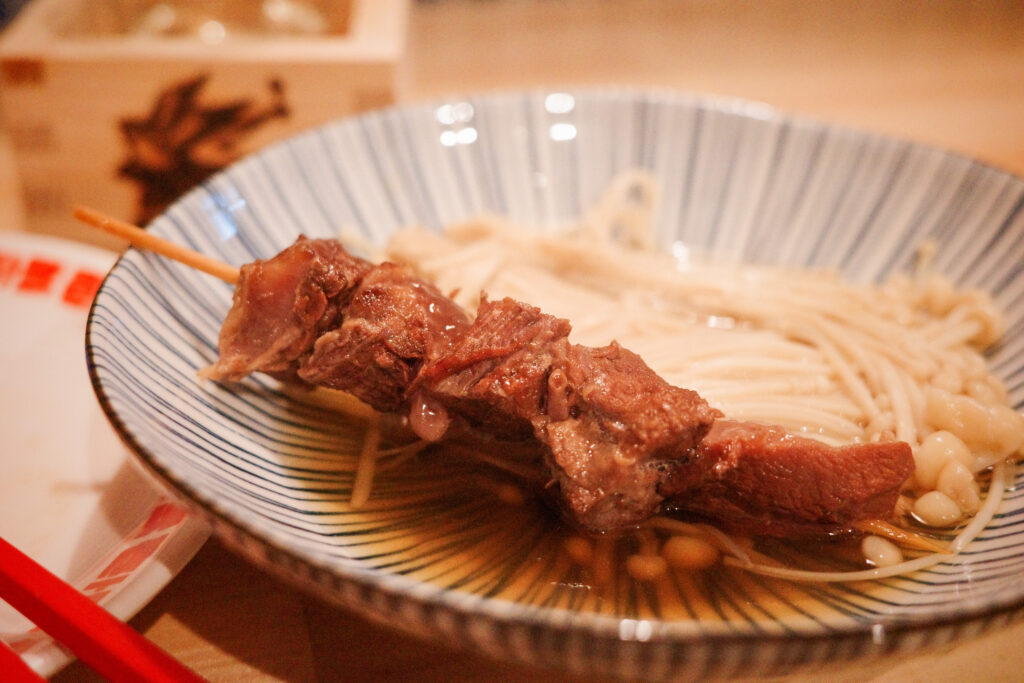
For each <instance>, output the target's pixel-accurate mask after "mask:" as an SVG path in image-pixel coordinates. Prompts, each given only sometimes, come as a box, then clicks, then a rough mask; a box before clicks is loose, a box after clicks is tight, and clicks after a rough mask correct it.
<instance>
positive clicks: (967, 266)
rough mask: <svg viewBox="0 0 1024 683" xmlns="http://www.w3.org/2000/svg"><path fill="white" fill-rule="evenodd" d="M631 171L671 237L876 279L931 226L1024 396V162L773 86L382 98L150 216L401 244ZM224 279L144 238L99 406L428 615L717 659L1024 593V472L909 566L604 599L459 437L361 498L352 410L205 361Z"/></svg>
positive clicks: (403, 605)
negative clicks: (798, 105) (872, 131)
mask: <svg viewBox="0 0 1024 683" xmlns="http://www.w3.org/2000/svg"><path fill="white" fill-rule="evenodd" d="M635 167H643V168H647V169H650V170H652V171H653V172H654V173H655V174H656V175H657V176H658V178H659V180H660V181H661V183H662V190H663V200H664V204H663V206H662V207H661V208H660V210H659V214H658V224H657V232H656V234H657V235H658V239H659V241H660V243H661V244H662V245H663V246H664V247H666V248H668V247H670V246H671V245H672V244H674V243H676V242H682V243H684V244H686V245H687V246H688V247H689V248H691V249H692V250H694V251H695V252H698V253H706V254H710V255H714V256H721V257H729V258H737V257H739V258H742V259H744V260H747V261H751V262H758V263H771V264H781V265H791V266H823V267H831V268H837V269H839V270H840V271H842V272H843V273H844V274H845V275H846V276H847V277H848V278H850V279H851V280H854V281H861V282H873V281H878V280H880V279H884V278H885V277H886V276H887V275H889V274H891V273H893V272H897V271H901V270H905V269H907V268H908V267H910V266H911V265H912V264H913V262H914V259H915V255H916V250H917V247H918V246H919V245H920V244H921V243H922V242H923V241H925V240H935V241H936V243H937V245H938V251H937V253H936V255H935V264H936V266H937V268H938V270H940V271H941V272H943V273H944V274H946V275H947V276H949V277H950V278H952V279H953V280H954V281H955V282H956V283H958V284H961V285H965V286H972V287H982V288H985V289H988V290H989V291H991V292H992V293H993V295H994V296H995V298H996V301H997V303H998V304H999V306H1001V307H1002V309H1003V310H1004V311H1006V313H1007V319H1008V326H1009V334H1008V336H1007V338H1006V340H1005V341H1004V342H1003V343H1002V344H1001V345H1000V346H998V347H997V348H996V349H995V350H993V351H992V353H991V357H990V360H991V363H992V367H993V368H994V369H995V371H996V372H997V373H998V374H999V375H1000V376H1001V377H1002V378H1003V379H1004V380H1005V382H1006V383H1007V386H1008V389H1009V392H1010V396H1011V400H1012V402H1013V404H1014V405H1015V406H1016V407H1017V409H1020V408H1021V407H1022V406H1024V278H1022V277H1021V275H1022V270H1024V215H1022V214H1024V211H1022V208H1024V181H1022V180H1021V179H1020V178H1017V177H1014V176H1012V175H1009V174H1007V173H1003V172H1001V171H999V170H997V169H994V168H991V167H988V166H986V165H983V164H980V163H977V162H974V161H971V160H969V159H965V158H963V157H959V156H956V155H953V154H949V153H947V152H944V151H941V150H937V149H932V148H928V147H924V146H919V145H915V144H911V143H908V142H903V141H898V140H892V139H888V138H884V137H880V136H874V135H868V134H863V133H860V132H856V131H852V130H847V129H842V128H835V127H830V126H826V125H822V124H819V123H816V122H812V121H806V120H802V119H797V118H792V117H788V116H784V115H780V114H779V113H777V112H775V111H773V110H771V109H770V108H768V107H765V106H763V105H759V104H755V103H748V102H736V101H730V100H719V99H711V98H703V97H696V96H688V95H682V94H677V93H669V92H661V91H642V92H641V91H630V90H623V91H620V90H581V91H575V92H564V93H551V92H540V91H537V92H526V93H502V94H491V95H487V96H476V97H466V98H461V99H453V100H450V101H445V102H436V103H431V104H423V105H418V106H412V107H407V108H401V109H397V108H396V109H389V110H384V111H381V112H377V113H373V114H369V115H366V116H363V117H359V118H353V119H347V120H342V121H339V122H337V123H333V124H330V125H328V126H325V127H323V128H320V129H317V130H313V131H309V132H307V133H305V134H303V135H300V136H298V137H296V138H294V139H291V140H289V141H287V142H285V143H281V144H277V145H274V146H272V147H270V148H268V149H266V150H264V151H263V152H261V153H259V154H257V155H255V156H253V157H250V158H248V159H246V160H243V161H242V162H240V163H238V164H236V165H234V166H233V167H231V168H230V169H228V170H227V171H225V172H224V173H222V174H220V175H218V176H215V177H213V178H211V179H210V180H208V181H207V182H205V183H204V184H203V185H202V186H200V187H197V188H195V189H194V190H193V191H191V192H190V193H189V194H188V195H186V196H185V197H184V198H182V199H181V200H180V201H179V202H177V203H176V204H175V205H174V206H173V207H172V208H171V209H170V210H168V211H167V212H166V213H165V214H164V215H163V216H161V217H160V218H158V219H157V220H156V221H155V222H154V223H153V224H152V225H151V227H150V230H152V231H153V232H154V233H157V234H159V235H161V236H163V237H167V238H169V239H171V240H174V241H176V242H180V243H182V244H185V245H187V246H190V247H192V248H195V249H197V250H199V251H202V252H204V253H206V254H209V255H211V256H213V257H215V258H219V259H222V260H224V261H227V262H229V263H233V264H238V265H240V264H242V263H245V262H248V261H250V260H253V259H255V258H261V257H268V256H270V255H272V254H274V253H276V252H277V251H279V250H280V249H282V248H283V247H285V246H286V245H288V244H289V243H290V242H291V241H293V239H294V238H295V236H296V235H297V234H299V233H305V234H307V235H310V236H314V237H332V236H336V235H338V234H339V233H340V232H341V231H342V230H343V229H351V230H355V231H357V232H360V233H362V234H363V235H365V236H367V237H369V238H371V239H373V240H375V241H377V242H383V241H385V240H386V239H387V238H388V236H389V235H390V234H391V233H393V232H394V231H395V230H396V229H398V228H400V227H402V226H405V225H407V224H420V225H425V226H427V227H430V228H434V229H439V228H441V227H442V226H443V225H444V224H446V223H450V222H453V221H458V220H462V219H467V218H470V217H473V216H475V215H478V214H481V213H493V214H500V215H507V216H509V217H510V218H512V219H513V220H515V221H519V222H522V223H527V224H533V225H536V226H538V229H541V230H544V229H546V228H547V227H550V226H553V225H555V224H558V223H561V222H564V221H567V220H571V219H572V218H574V217H576V216H578V215H579V214H580V212H582V211H584V210H586V208H587V207H588V206H590V205H591V204H592V203H593V202H594V201H595V200H596V199H597V198H598V197H599V195H600V194H601V192H602V191H603V189H604V188H605V186H606V185H607V184H608V183H609V181H611V180H612V178H613V177H614V176H615V175H616V174H617V173H619V172H621V171H624V170H627V169H629V168H635ZM230 302H231V287H230V286H228V285H226V284H224V283H220V282H217V281H215V280H213V279H212V278H210V277H209V276H206V275H203V274H201V273H198V272H194V271H192V270H190V269H188V268H186V267H184V266H180V265H178V264H172V263H168V262H166V261H164V260H163V259H160V258H158V257H155V256H153V255H151V254H146V253H141V252H138V251H135V250H130V251H129V252H127V253H126V254H125V255H124V257H123V258H122V259H121V260H120V261H119V263H118V264H117V266H115V268H114V270H113V271H112V272H111V274H110V275H109V276H108V277H107V279H106V280H105V282H104V283H103V286H102V288H101V290H100V292H99V294H98V296H97V298H96V301H95V304H94V306H93V309H92V311H91V314H90V319H89V328H88V338H87V354H88V362H89V369H90V373H91V376H92V379H93V383H94V386H95V388H96V392H97V395H98V396H99V398H100V401H101V403H102V404H103V406H104V409H105V410H106V412H107V414H108V416H109V417H110V419H111V421H112V422H113V423H114V424H115V426H116V428H117V429H118V431H119V432H120V433H121V435H122V436H123V438H124V439H125V441H126V442H127V443H128V444H129V445H130V446H131V447H132V448H133V450H134V451H135V452H136V453H137V454H138V456H139V457H140V459H141V460H142V462H143V463H144V464H145V465H146V466H147V467H148V468H149V469H151V470H152V471H153V472H154V473H156V474H157V475H158V476H159V477H161V478H162V479H163V480H164V481H165V482H167V483H168V485H169V486H170V487H172V488H173V489H174V490H176V491H178V492H179V493H180V494H181V495H182V496H183V497H184V498H185V499H186V500H187V501H188V502H189V503H191V504H192V505H193V506H194V507H196V508H197V509H198V510H200V511H201V512H202V513H203V514H205V515H206V516H207V517H208V519H209V520H210V521H211V523H212V524H213V526H214V527H215V531H216V532H217V533H218V534H219V535H220V536H221V537H222V538H223V539H224V541H225V542H227V543H228V544H229V545H231V546H233V547H235V548H236V549H238V550H239V551H240V552H242V553H243V554H245V555H246V556H247V557H249V558H250V559H252V560H253V561H255V562H257V563H259V564H261V565H263V566H264V567H266V568H268V569H269V570H271V571H273V572H275V573H277V574H279V575H281V576H283V577H285V578H287V579H289V580H292V581H295V582H298V583H301V584H304V585H306V586H308V587H311V588H313V589H314V590H316V591H318V592H319V593H320V594H322V595H323V596H325V597H326V598H328V599H330V600H333V601H336V602H338V603H341V604H344V605H347V606H349V607H352V608H355V609H357V610H361V611H363V612H366V613H368V614H372V615H374V616H376V617H380V618H384V619H387V620H388V621H390V622H392V623H396V624H397V625H399V626H400V627H403V628H405V629H408V630H410V631H412V632H415V633H419V634H423V635H427V636H432V637H442V638H446V639H455V640H457V641H459V642H463V643H466V644H470V645H473V646H475V647H477V648H479V649H481V650H483V651H485V652H488V653H490V654H493V655H497V656H502V657H513V658H517V659H520V660H524V661H530V662H535V663H541V664H548V665H551V664H555V665H559V666H563V667H566V668H568V669H571V670H574V671H577V672H580V673H600V674H603V675H607V674H612V675H627V676H629V677H640V678H662V677H668V676H672V677H676V676H679V677H687V678H699V677H704V676H709V675H716V676H722V675H730V674H732V673H743V674H746V675H749V674H752V673H755V672H758V671H760V672H762V673H781V672H785V671H786V670H788V669H789V668H790V667H792V666H794V665H797V664H806V663H811V662H819V661H825V660H831V661H835V660H836V659H844V658H854V657H864V656H870V655H875V654H883V653H889V652H906V651H910V650H913V649H915V648H918V647H921V646H926V645H936V644H941V643H945V642H948V641H950V640H951V639H953V638H959V637H964V636H966V635H971V634H973V633H977V632H980V631H982V630H984V629H986V628H992V627H998V626H999V625H1001V624H1003V623H1005V622H1006V620H1008V619H1010V618H1011V617H1013V616H1015V615H1016V614H1017V613H1018V612H1019V611H1020V607H1021V604H1022V602H1024V571H1022V570H1024V493H1022V492H1021V491H1020V490H1017V489H1019V486H1020V477H1021V474H1020V473H1019V472H1018V473H1017V475H1016V480H1015V488H1014V490H1013V491H1012V492H1011V493H1010V494H1008V496H1007V499H1006V501H1004V504H1003V505H1002V507H1001V508H1000V510H999V514H998V516H997V517H996V519H995V520H994V521H993V523H992V524H991V525H990V527H989V528H988V529H987V530H986V531H985V532H984V533H983V534H982V536H981V537H980V538H979V539H978V540H977V541H975V542H974V543H973V544H971V546H970V547H969V548H968V550H967V551H966V552H965V553H963V554H962V555H960V556H959V557H956V558H954V559H951V560H950V561H949V562H947V563H945V564H942V565H939V566H937V567H934V568H932V569H929V570H925V571H922V572H918V573H916V574H914V575H912V576H907V577H896V578H893V579H888V580H884V581H876V582H863V583H857V584H850V585H809V584H808V585H804V584H785V583H781V582H775V581H771V580H768V579H764V578H762V577H757V576H749V575H743V574H739V575H736V574H734V573H728V572H723V573H708V574H701V575H697V576H696V578H694V580H693V581H694V583H693V585H683V583H680V582H679V580H676V583H675V584H674V585H673V586H670V587H669V590H668V592H667V593H659V592H658V591H656V590H654V589H653V588H652V587H651V586H644V585H640V584H636V583H630V584H629V585H623V586H621V587H620V588H617V589H616V590H615V591H614V595H611V596H607V599H606V600H605V602H600V601H599V602H596V603H595V601H594V600H593V599H591V598H592V597H593V596H588V595H587V594H583V593H580V592H579V591H578V590H574V589H573V588H572V586H574V585H575V584H574V582H576V581H578V579H579V576H578V572H577V570H575V569H573V568H572V567H571V566H568V565H564V566H563V565H562V564H560V563H559V561H558V552H557V546H558V540H557V538H554V539H553V537H552V536H551V534H549V533H545V530H544V527H543V525H542V524H540V523H538V522H537V519H536V518H535V517H530V516H528V515H526V516H522V517H517V516H516V514H518V513H509V512H508V511H507V510H504V509H502V508H500V507H498V508H496V506H495V505H494V503H493V501H491V500H488V499H486V498H480V497H473V496H460V495H455V494H453V493H452V492H451V491H450V490H449V488H450V487H448V486H446V482H448V481H450V480H452V478H458V477H470V476H479V475H480V473H479V472H477V471H476V470H474V467H473V466H467V465H464V464H463V465H459V466H458V467H456V466H455V465H453V464H451V463H448V464H445V463H444V462H443V459H442V460H439V461H438V462H436V463H434V464H432V465H431V466H432V467H436V468H437V469H436V475H437V479H436V480H435V481H432V482H431V481H425V480H424V478H423V477H422V476H409V475H407V474H406V473H404V472H403V471H402V469H401V468H398V469H396V471H395V472H394V473H391V474H389V476H387V477H384V478H382V479H381V480H380V482H379V486H378V487H376V488H375V489H374V492H373V496H372V498H371V501H370V504H369V505H368V506H367V508H366V509H365V510H361V511H351V510H349V509H347V508H346V507H345V505H344V503H345V501H347V500H348V498H349V496H350V495H351V489H352V483H353V479H354V463H355V458H356V456H355V454H356V453H357V452H358V448H359V445H358V444H359V440H360V438H361V430H362V428H363V426H362V425H361V424H360V423H359V422H358V420H355V419H347V418H339V417H338V416H337V415H336V414H334V413H332V412H330V411H328V410H326V409H322V408H318V407H316V406H312V405H305V404H303V403H300V402H296V401H294V400H292V399H290V398H289V397H288V396H286V395H285V394H284V393H283V392H282V390H281V388H280V387H279V386H278V385H277V384H276V383H275V382H273V381H271V380H269V379H267V378H264V377H252V378H249V379H247V380H246V381H245V382H243V383H242V384H240V385H237V386H228V385H219V384H216V383H212V382H201V381H199V380H198V379H197V377H196V372H197V371H198V370H199V369H200V368H202V367H204V366H206V365H208V364H209V363H210V362H212V360H213V358H214V356H215V353H216V344H217V333H218V329H219V326H220V323H221V320H222V318H223V315H224V313H225V312H226V311H227V309H228V307H229V306H230ZM412 466H417V465H412ZM510 515H511V518H512V519H513V520H516V523H514V524H510V522H509V519H510ZM510 527H513V528H510ZM465 557H472V558H473V560H472V561H471V562H461V561H460V562H459V563H454V564H453V562H452V561H451V560H452V558H465ZM536 558H542V559H541V560H537V559H536ZM814 561H815V560H811V559H807V560H806V562H814ZM531 572H532V574H531ZM531 576H533V577H543V580H542V579H540V578H534V579H533V580H531V579H530V577H531Z"/></svg>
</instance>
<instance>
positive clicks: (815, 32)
mask: <svg viewBox="0 0 1024 683" xmlns="http://www.w3.org/2000/svg"><path fill="white" fill-rule="evenodd" d="M409 29H410V36H409V40H410V48H409V56H408V73H407V74H406V75H407V79H408V80H407V84H406V90H405V92H404V95H403V98H404V99H406V100H410V101H411V100H420V99H425V98H431V97H435V96H439V95H447V94H452V93H459V92H469V91H480V90H494V89H505V88H512V87H521V86H561V85H571V84H605V83H613V84H626V85H636V84H640V85H658V86H668V87H673V88H677V89H683V90H689V91H703V92H712V93H718V94H723V95H736V96H741V97H745V98H751V99H755V100H759V101H763V102H767V103H769V104H771V105H774V106H776V107H778V108H780V109H784V110H789V111H793V112H797V113H800V114H805V115H808V116H811V117H815V118H818V119H823V120H828V121H834V122H839V123H842V124H846V125H851V126H855V127H859V128H864V129H870V130H873V131H878V132H883V133H887V134H892V135H897V136H901V137H905V138H909V139H913V140H917V141H921V142H925V143H931V144H936V145H939V146H942V147H945V148H949V149H953V150H956V151H959V152H962V153H965V154H969V155H972V156H975V157H979V158H981V159H983V160H985V161H988V162H991V163H993V164H995V165H997V166H1000V167H1002V168H1006V169H1009V170H1012V171H1015V172H1018V173H1024V3H1021V2H1019V0H1013V1H1007V2H987V1H980V2H972V3H964V2H960V1H958V0H951V1H942V0H934V1H932V0H928V1H924V0H921V1H917V2H910V1H907V2H896V1H893V2H879V1H872V0H868V1H864V2H857V3H852V2H848V0H803V1H795V0H793V1H786V0H759V1H758V2H750V1H749V0H662V1H654V0H628V1H622V2H611V1H608V0H606V1H604V2H593V1H587V0H435V1H433V2H418V3H415V4H414V6H413V9H412V13H411V17H410V27H409ZM21 221H22V213H21V210H20V208H19V206H18V203H17V191H16V178H15V175H14V170H13V167H12V162H11V155H10V150H9V148H8V147H6V146H5V145H4V143H3V136H2V134H0V226H3V227H4V228H8V229H9V228H12V227H14V228H17V226H18V225H19V224H20V223H21ZM131 623H132V625H133V626H134V627H135V628H137V629H138V630H139V631H141V632H143V633H144V634H145V635H146V636H147V637H149V638H150V639H152V640H153V641H155V642H156V643H158V644H159V645H161V646H162V647H164V648H165V649H167V650H168V651H169V652H170V653H171V654H173V655H174V656H176V657H178V658H179V659H181V660H182V661H183V662H185V663H186V664H187V665H188V666H190V667H192V668H193V669H195V670H196V671H197V672H198V673H200V674H202V675H203V676H206V677H208V678H210V679H211V680H216V681H254V680H287V681H313V680H348V681H362V680H366V681H369V680H380V679H385V680H416V681H423V680H428V681H430V680H436V681H441V680H445V681H448V680H502V681H520V680H521V681H525V680H564V677H560V676H559V675H558V674H557V673H554V672H544V671H537V670H533V669H526V668H523V667H520V666H517V665H513V664H506V663H498V662H494V661H491V660H489V659H486V658H484V657H481V656H478V655H475V654H471V653H465V652H457V651H455V650H452V649H449V648H447V647H445V646H443V645H438V644H434V643H431V644H426V643H422V642H419V641H416V640H412V639H410V638H407V637H405V636H403V635H400V634H398V633H396V632H394V631H391V630H389V629H385V628H382V627H379V626H376V625H371V624H368V623H366V622H365V621H363V620H362V619H360V618H358V617H355V616H352V615H350V614H347V613H345V612H342V611H340V610H337V609H335V608H332V607H329V606H326V605H323V604H321V603H319V602H317V601H316V600H314V599H311V598H309V597H306V596H305V595H303V594H302V593H300V592H298V591H296V590H294V589H292V588H290V587H289V586H287V585H284V584H282V583H280V582H279V581H277V580H275V579H273V578H270V577H268V576H266V575H264V574H263V573H261V572H260V571H259V570H256V569H254V568H252V567H250V566H249V565H247V564H246V563H245V562H243V561H241V560H239V559H237V558H236V557H234V556H233V555H232V554H230V553H229V552H228V551H227V550H225V549H224V548H223V547H222V546H221V545H220V544H219V543H218V542H217V541H216V540H211V541H209V542H208V543H207V544H206V546H205V547H204V548H203V549H202V550H201V551H200V552H199V553H198V555H197V556H196V558H195V559H194V561H193V562H192V563H191V564H190V565H189V566H188V567H186V569H185V570H184V571H183V572H182V573H181V574H180V575H179V576H178V577H177V578H176V579H175V580H174V581H173V582H172V583H171V584H170V585H169V586H168V587H167V588H166V589H165V590H164V591H163V592H162V593H161V594H160V595H159V596H157V597H156V599H155V600H153V601H152V602H151V603H150V604H149V605H148V606H147V607H145V608H144V609H143V610H142V611H141V613H140V614H139V615H138V616H137V617H135V618H134V619H133V620H132V622H131ZM1022 642H1024V625H1016V626H1013V627H1008V628H1005V629H1003V630H1002V631H1000V632H997V633H992V634H989V635H986V636H983V637H980V638H977V639H974V640H970V641H967V642H963V643H960V644H958V645H957V646H956V647H950V648H946V649H945V650H943V651H941V652H929V653H925V654H922V655H920V656H917V657H914V658H910V659H905V660H902V661H895V660H892V661H890V660H883V661H878V662H871V663H867V664H864V665H858V666H854V667H849V668H848V669H847V670H845V671H843V672H841V675H838V676H830V678H833V679H837V680H850V681H901V682H904V683H905V682H907V681H926V680H927V681H929V682H931V683H936V682H940V681H954V680H956V681H974V680H979V681H980V680H985V681H993V680H1020V679H1021V677H1022V675H1021V671H1022V670H1024V648H1022V647H1021V645H1020V643H1022ZM812 678H813V677H812ZM55 680H58V681H80V680H92V674H91V673H90V672H89V671H88V670H87V669H86V668H85V667H83V666H81V665H80V664H73V665H71V666H69V667H68V668H67V669H65V670H64V671H63V672H62V673H60V674H58V675H57V677H56V679H55Z"/></svg>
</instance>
